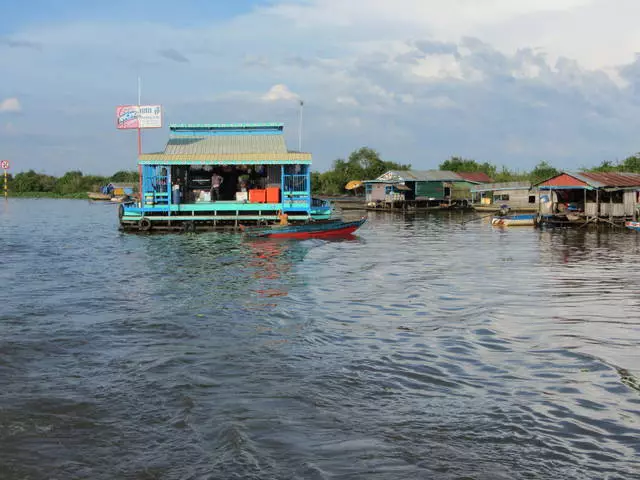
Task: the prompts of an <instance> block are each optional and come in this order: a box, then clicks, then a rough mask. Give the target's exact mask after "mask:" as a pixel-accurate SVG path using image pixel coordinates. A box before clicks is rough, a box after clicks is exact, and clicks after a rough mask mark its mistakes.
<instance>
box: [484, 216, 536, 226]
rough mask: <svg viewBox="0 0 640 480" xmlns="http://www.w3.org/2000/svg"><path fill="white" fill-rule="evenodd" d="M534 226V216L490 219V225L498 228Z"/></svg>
mask: <svg viewBox="0 0 640 480" xmlns="http://www.w3.org/2000/svg"><path fill="white" fill-rule="evenodd" d="M535 224H536V215H535V214H520V215H502V216H496V217H493V218H492V219H491V225H494V226H498V227H520V226H533V225H535Z"/></svg>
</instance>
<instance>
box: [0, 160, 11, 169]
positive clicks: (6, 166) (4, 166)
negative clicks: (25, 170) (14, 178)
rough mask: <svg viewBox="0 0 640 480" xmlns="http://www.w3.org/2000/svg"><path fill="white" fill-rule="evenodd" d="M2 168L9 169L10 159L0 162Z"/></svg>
mask: <svg viewBox="0 0 640 480" xmlns="http://www.w3.org/2000/svg"><path fill="white" fill-rule="evenodd" d="M0 168H2V169H3V170H9V160H2V161H1V162H0Z"/></svg>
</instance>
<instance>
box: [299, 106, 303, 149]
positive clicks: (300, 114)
mask: <svg viewBox="0 0 640 480" xmlns="http://www.w3.org/2000/svg"><path fill="white" fill-rule="evenodd" d="M303 107H304V102H303V101H302V100H300V111H299V112H298V151H299V152H301V151H302V108H303Z"/></svg>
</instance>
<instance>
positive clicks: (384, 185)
mask: <svg viewBox="0 0 640 480" xmlns="http://www.w3.org/2000/svg"><path fill="white" fill-rule="evenodd" d="M487 180H489V181H491V178H489V177H488V176H487V175H485V174H483V173H456V172H450V171H447V170H391V171H388V172H386V173H384V174H382V175H380V176H379V177H378V178H376V179H375V180H366V181H365V182H364V184H365V201H366V203H367V205H368V206H370V207H379V208H394V207H396V206H397V207H398V208H403V207H406V206H407V205H411V206H416V207H440V206H443V205H446V206H450V205H454V204H458V205H466V204H467V203H468V202H470V200H471V187H472V186H475V185H478V184H480V183H482V182H483V181H487Z"/></svg>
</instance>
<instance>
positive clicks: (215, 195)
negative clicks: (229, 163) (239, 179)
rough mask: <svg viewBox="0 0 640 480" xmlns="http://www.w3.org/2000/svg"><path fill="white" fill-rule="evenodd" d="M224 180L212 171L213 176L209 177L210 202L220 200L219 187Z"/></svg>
mask: <svg viewBox="0 0 640 480" xmlns="http://www.w3.org/2000/svg"><path fill="white" fill-rule="evenodd" d="M223 181H224V179H223V178H222V177H221V176H220V175H219V174H218V171H217V170H214V171H213V175H211V201H212V202H215V201H216V200H220V186H221V185H222V182H223Z"/></svg>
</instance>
